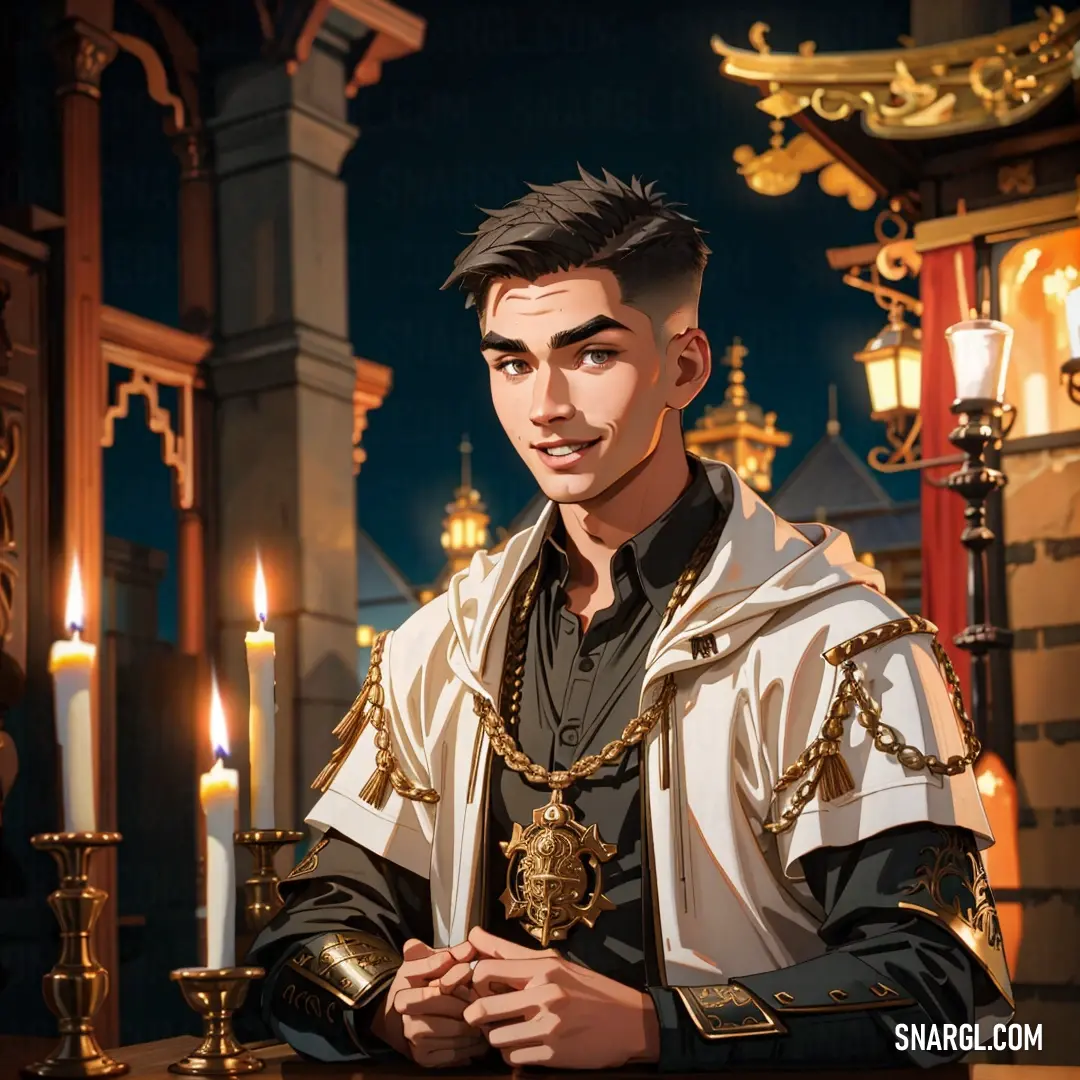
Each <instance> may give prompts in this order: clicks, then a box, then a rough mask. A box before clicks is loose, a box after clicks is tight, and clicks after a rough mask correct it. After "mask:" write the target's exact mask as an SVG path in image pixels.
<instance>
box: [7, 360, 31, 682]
mask: <svg viewBox="0 0 1080 1080" xmlns="http://www.w3.org/2000/svg"><path fill="white" fill-rule="evenodd" d="M25 423H26V390H25V388H24V387H22V386H20V385H18V384H17V383H13V382H11V381H10V380H9V379H0V643H2V646H3V651H4V654H5V655H6V656H7V657H9V658H10V659H11V660H13V661H14V662H15V663H16V664H18V666H19V669H20V670H21V671H23V672H25V671H26V653H27V625H26V624H27V605H26V589H25V587H24V582H25V578H26V549H27V535H26V529H27V518H28V510H29V507H28V504H27V494H28V489H27V476H26V455H25V453H24V440H23V433H24V428H25Z"/></svg>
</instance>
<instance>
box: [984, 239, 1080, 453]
mask: <svg viewBox="0 0 1080 1080" xmlns="http://www.w3.org/2000/svg"><path fill="white" fill-rule="evenodd" d="M997 279H998V303H999V311H1000V313H1001V319H1002V321H1003V322H1006V323H1008V324H1009V325H1010V326H1011V327H1012V328H1013V329H1014V330H1015V332H1016V336H1015V338H1014V339H1013V347H1012V359H1011V361H1010V363H1009V372H1008V378H1007V381H1006V385H1005V400H1006V401H1008V402H1010V403H1011V404H1013V405H1015V406H1016V408H1017V414H1018V415H1017V418H1016V426H1015V427H1014V428H1013V432H1012V437H1013V438H1023V437H1025V436H1034V435H1048V434H1051V433H1052V432H1058V431H1069V430H1073V429H1076V428H1080V408H1077V407H1076V405H1074V404H1073V403H1072V402H1071V401H1070V400H1069V397H1068V394H1067V393H1066V391H1065V388H1064V386H1063V385H1062V383H1061V374H1060V369H1061V365H1062V364H1063V363H1064V362H1065V361H1066V360H1068V359H1069V353H1070V349H1069V334H1068V328H1067V326H1066V323H1065V294H1066V293H1067V292H1069V290H1070V289H1075V288H1076V287H1077V286H1078V285H1080V228H1068V229H1060V230H1058V231H1056V232H1046V233H1042V234H1041V235H1038V236H1032V237H1028V238H1027V239H1024V240H1021V241H1019V242H1018V243H1015V244H1013V245H1012V246H1011V247H1010V248H1008V250H1007V251H1005V252H1004V254H1003V255H1002V256H1001V261H1000V263H999V264H998V275H997Z"/></svg>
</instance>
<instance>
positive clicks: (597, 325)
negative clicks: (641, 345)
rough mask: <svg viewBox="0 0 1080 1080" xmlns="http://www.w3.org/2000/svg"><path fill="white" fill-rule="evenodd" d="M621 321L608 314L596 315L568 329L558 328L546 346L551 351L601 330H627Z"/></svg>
mask: <svg viewBox="0 0 1080 1080" xmlns="http://www.w3.org/2000/svg"><path fill="white" fill-rule="evenodd" d="M629 329H630V328H629V327H628V326H623V324H622V323H621V322H618V321H617V320H616V319H613V318H611V316H610V315H597V316H595V317H594V318H592V319H590V320H589V321H588V322H583V323H582V324H581V325H580V326H574V327H572V328H571V329H569V330H560V331H559V332H558V333H557V334H553V335H552V337H551V340H550V341H549V342H548V348H549V349H551V350H552V351H553V352H554V351H555V350H556V349H565V348H566V347H567V346H568V345H576V344H577V343H578V342H579V341H585V340H586V339H587V338H591V337H592V336H593V334H599V333H600V331H601V330H629Z"/></svg>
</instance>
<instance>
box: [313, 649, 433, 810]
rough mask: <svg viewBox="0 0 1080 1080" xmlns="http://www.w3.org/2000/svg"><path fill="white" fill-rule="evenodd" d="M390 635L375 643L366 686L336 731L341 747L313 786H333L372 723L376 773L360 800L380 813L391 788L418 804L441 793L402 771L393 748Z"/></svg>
mask: <svg viewBox="0 0 1080 1080" xmlns="http://www.w3.org/2000/svg"><path fill="white" fill-rule="evenodd" d="M389 634H390V632H389V631H388V630H384V631H383V632H382V633H381V634H379V635H378V636H377V637H376V638H375V640H374V642H372V645H371V663H370V664H369V665H368V672H367V677H366V678H365V679H364V685H363V686H362V687H361V688H360V693H359V694H358V695H357V697H356V700H355V701H354V702H353V704H352V708H350V709H349V711H348V712H347V713H346V714H345V716H344V718H343V719H342V721H341V723H340V724H338V726H337V727H336V728H334V735H335V737H336V738H338V739H339V740H340V744H339V746H338V747H337V749H336V750H335V751H334V752H333V754H332V755H331V756H330V761H329V762H328V763H327V765H326V768H324V769H323V771H322V772H321V773H319V775H318V777H316V779H315V783H314V784H312V785H311V786H312V788H313V789H314V790H316V791H326V790H327V788H329V787H330V785H331V784H332V783H333V781H334V777H335V776H337V774H338V771H339V770H340V769H341V766H342V763H343V762H344V761H345V759H346V758H347V757H348V756H349V753H350V752H351V751H352V749H353V747H354V746H355V745H356V741H357V739H359V738H360V735H361V734H362V732H363V730H364V728H366V727H367V725H368V724H369V723H370V724H371V726H372V727H373V728H374V729H375V750H376V753H375V771H374V772H373V773H372V774H371V776H370V777H369V778H368V782H367V783H366V784H365V785H364V787H363V789H362V790H361V792H360V798H361V799H363V800H364V802H366V803H368V804H370V805H371V806H374V807H376V809H379V810H381V809H382V808H383V807H384V806H385V805H386V800H387V799H388V798H389V797H390V789H391V788H393V790H394V791H396V792H397V793H398V794H399V795H400V796H402V798H405V799H412V800H414V801H415V802H425V803H436V802H438V801H439V793H438V792H437V791H436V790H435V789H434V788H424V787H420V786H419V785H418V784H415V783H413V781H412V780H410V779H409V777H408V776H406V775H405V773H404V772H402V770H401V768H400V767H399V766H398V763H397V758H396V757H395V755H394V751H393V749H392V747H391V746H390V730H389V728H388V727H387V724H386V705H385V702H386V697H385V692H384V691H383V686H382V654H383V649H384V647H385V646H386V639H387V637H389Z"/></svg>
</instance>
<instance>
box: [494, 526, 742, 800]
mask: <svg viewBox="0 0 1080 1080" xmlns="http://www.w3.org/2000/svg"><path fill="white" fill-rule="evenodd" d="M724 523H725V517H724V515H722V514H721V515H720V516H719V517H718V518H717V520H716V521H715V522H714V523H713V525H712V527H711V528H710V529H709V531H708V532H706V534H705V535H704V536H703V537H702V539H701V541H700V543H699V544H698V546H697V548H696V549H695V551H694V554H693V555H692V556H691V558H690V562H689V563H688V564H687V566H686V569H684V570H683V572H682V573H681V574H680V575H679V579H678V581H676V583H675V588H674V590H673V591H672V594H671V599H670V600H668V603H667V607H666V608H665V609H664V615H663V618H662V619H661V623H660V626H661V628H663V627H664V626H666V625H667V624H668V623H669V622H670V621H671V618H672V616H673V615H674V614H675V611H676V609H677V608H678V607H679V606H680V605H681V604H682V603H683V602H684V601H685V600H686V598H687V597H688V596H689V595H690V592H691V590H692V589H693V587H694V585H695V584H696V583H697V580H698V578H699V577H700V576H701V572H702V571H703V570H704V569H705V566H706V564H707V563H708V561H709V558H710V557H711V555H712V553H713V551H714V549H715V548H716V545H717V543H718V542H719V540H720V534H721V533H722V532H723V530H724ZM540 563H541V559H540V556H539V555H538V556H537V558H536V560H535V562H534V563H533V565H532V568H531V569H532V573H531V574H530V573H526V574H524V575H522V578H521V581H520V582H519V584H518V588H517V589H516V590H515V592H514V597H513V608H512V614H511V622H510V631H509V635H508V638H507V649H506V659H505V661H504V662H503V684H502V686H503V700H504V703H505V704H504V709H505V711H506V712H507V713H508V714H509V716H510V721H509V723H508V722H507V721H506V720H504V719H503V718H502V716H500V715H499V713H498V712H496V711H495V709H494V708H493V706H492V705H491V703H490V702H489V701H488V700H487V699H486V698H485V697H483V696H482V695H480V694H473V710H474V712H475V713H476V715H477V717H478V718H479V720H480V723H481V724H482V725H483V728H484V731H485V732H486V733H487V736H488V738H489V739H490V741H491V748H492V749H493V750H494V751H495V753H497V754H498V755H499V756H500V757H501V758H502V759H503V761H505V762H506V764H507V767H508V768H510V769H512V770H513V771H514V772H518V773H521V775H522V776H523V777H524V778H525V779H526V780H527V781H528V782H529V783H531V784H546V785H547V786H548V787H549V788H551V790H552V791H561V790H562V789H564V788H567V787H569V786H570V785H571V784H573V783H575V782H576V781H578V780H584V779H585V778H586V777H589V776H591V775H592V774H593V773H594V772H596V770H597V769H599V768H600V767H601V766H602V765H608V764H611V763H613V762H615V761H617V760H618V759H619V758H620V757H621V756H622V755H623V754H624V753H625V752H626V751H627V750H628V749H629V748H630V747H632V746H637V745H638V744H639V743H640V742H641V741H642V740H643V739H644V738H645V737H646V736H647V735H648V734H649V732H650V731H652V729H653V728H654V727H655V726H656V724H657V722H658V721H659V720H660V719H661V718H662V717H663V716H664V715H665V714H666V713H667V711H668V710H669V709H670V708H671V707H672V705H673V704H674V703H675V693H676V687H675V676H674V675H665V676H664V680H663V682H662V683H661V684H660V691H659V693H658V694H657V695H656V698H655V700H654V701H653V703H652V704H651V705H649V706H648V707H647V708H646V709H644V710H643V711H642V713H641V715H640V716H635V717H634V718H633V719H632V720H630V722H629V723H628V724H627V725H626V727H624V728H623V731H622V734H621V735H620V736H619V738H617V739H613V740H612V741H611V742H609V743H608V744H607V745H606V746H604V747H603V749H602V750H601V751H600V752H599V753H597V754H586V755H584V756H583V757H580V758H578V759H577V761H575V762H574V763H573V764H572V765H571V766H570V768H569V769H559V770H549V769H547V768H545V767H544V766H543V765H538V764H537V763H536V762H535V761H533V760H532V759H531V758H530V757H529V756H528V755H527V754H526V753H525V752H524V751H523V750H522V749H521V748H520V747H519V746H518V745H517V743H516V742H515V741H514V739H513V737H512V736H511V735H510V734H509V731H508V727H509V726H510V724H513V723H516V721H517V719H518V715H519V712H520V708H521V686H522V681H523V676H524V672H525V650H526V646H527V643H528V625H529V614H530V612H531V610H532V606H533V604H534V603H535V601H536V594H537V589H538V586H539V582H540Z"/></svg>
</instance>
